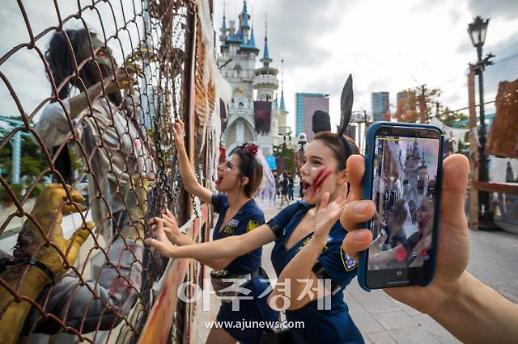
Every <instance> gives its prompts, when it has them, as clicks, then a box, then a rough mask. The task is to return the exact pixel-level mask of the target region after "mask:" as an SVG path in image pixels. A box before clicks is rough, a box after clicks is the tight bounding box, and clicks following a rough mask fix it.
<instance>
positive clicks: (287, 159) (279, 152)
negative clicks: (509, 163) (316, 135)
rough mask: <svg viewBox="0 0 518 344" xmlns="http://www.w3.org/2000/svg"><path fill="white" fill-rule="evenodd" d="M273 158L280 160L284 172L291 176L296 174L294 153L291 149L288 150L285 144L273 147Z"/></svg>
mask: <svg viewBox="0 0 518 344" xmlns="http://www.w3.org/2000/svg"><path fill="white" fill-rule="evenodd" d="M273 156H274V157H275V158H282V160H283V162H284V167H285V171H286V172H290V173H293V174H294V173H296V172H297V166H296V163H295V151H294V150H293V149H291V148H288V146H286V144H282V145H278V146H273Z"/></svg>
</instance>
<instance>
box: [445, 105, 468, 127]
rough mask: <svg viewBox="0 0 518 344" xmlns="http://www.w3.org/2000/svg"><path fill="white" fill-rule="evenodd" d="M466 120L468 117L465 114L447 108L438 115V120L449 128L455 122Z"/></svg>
mask: <svg viewBox="0 0 518 344" xmlns="http://www.w3.org/2000/svg"><path fill="white" fill-rule="evenodd" d="M467 119H468V116H466V115H465V114H463V113H461V112H455V111H450V109H448V107H446V108H445V109H444V112H443V113H442V114H440V115H439V120H440V121H441V122H443V123H444V124H445V125H447V126H449V127H451V126H453V125H454V124H455V123H456V122H459V121H465V120H467Z"/></svg>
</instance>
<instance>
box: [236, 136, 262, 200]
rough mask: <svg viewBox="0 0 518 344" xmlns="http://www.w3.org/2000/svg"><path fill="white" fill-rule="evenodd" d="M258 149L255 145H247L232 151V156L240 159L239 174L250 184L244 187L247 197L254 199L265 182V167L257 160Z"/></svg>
mask: <svg viewBox="0 0 518 344" xmlns="http://www.w3.org/2000/svg"><path fill="white" fill-rule="evenodd" d="M257 150H258V147H257V146H256V145H255V144H253V143H246V144H244V145H242V146H239V147H237V148H235V149H234V150H232V153H231V154H236V155H237V156H238V157H239V173H240V174H241V176H242V177H247V178H248V183H247V184H246V185H245V187H244V190H243V191H244V192H245V195H246V196H247V197H250V198H251V197H253V196H254V194H255V192H256V191H257V190H258V189H259V187H260V186H261V182H262V180H263V166H262V165H261V163H260V162H259V161H258V160H257V158H256V154H257Z"/></svg>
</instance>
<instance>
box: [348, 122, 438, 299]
mask: <svg viewBox="0 0 518 344" xmlns="http://www.w3.org/2000/svg"><path fill="white" fill-rule="evenodd" d="M366 140H367V142H366V146H365V147H366V151H365V177H364V180H363V193H364V195H363V196H364V199H371V200H372V201H373V202H374V203H375V205H376V214H375V216H374V217H373V218H372V219H371V220H370V221H369V222H368V223H366V224H364V225H365V226H366V227H367V228H369V229H370V230H371V232H372V238H373V241H372V243H371V245H370V246H369V248H368V249H367V250H365V251H363V252H361V253H360V262H359V271H358V281H359V284H360V286H361V287H362V288H363V289H365V290H371V289H380V288H391V287H400V286H401V287H402V286H410V285H421V286H425V285H427V284H429V283H430V282H431V281H432V278H433V275H434V270H435V260H436V255H437V243H438V235H439V233H438V221H439V201H440V194H441V177H442V157H443V153H442V152H443V133H442V131H441V130H440V129H439V128H437V127H435V126H431V125H419V124H407V123H394V122H376V123H374V124H372V125H371V126H370V127H369V128H368V130H367V135H366Z"/></svg>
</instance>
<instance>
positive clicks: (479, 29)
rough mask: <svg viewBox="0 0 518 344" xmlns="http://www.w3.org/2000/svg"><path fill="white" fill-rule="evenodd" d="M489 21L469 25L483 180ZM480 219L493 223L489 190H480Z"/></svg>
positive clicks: (478, 19)
mask: <svg viewBox="0 0 518 344" xmlns="http://www.w3.org/2000/svg"><path fill="white" fill-rule="evenodd" d="M488 23H489V19H486V20H484V19H482V18H481V17H480V16H477V17H476V18H475V19H474V20H473V23H471V24H469V25H468V33H469V37H470V38H471V42H472V43H473V46H474V47H475V48H476V49H477V57H478V60H477V64H476V65H475V68H476V71H477V75H478V89H479V114H480V128H479V132H478V134H479V141H480V147H479V170H478V180H479V181H481V182H487V181H489V172H488V157H487V155H486V120H485V113H484V78H483V72H484V69H485V67H486V66H488V65H491V64H493V62H491V61H490V59H491V58H492V57H494V55H493V54H488V55H487V57H486V58H484V59H482V46H483V45H484V42H485V40H486V33H487V25H488ZM478 195H479V196H478V197H479V204H480V208H479V219H480V223H481V224H482V225H484V224H485V225H486V226H488V225H491V223H492V221H493V218H492V217H493V214H492V212H491V211H490V206H489V193H488V192H487V191H479V194H478Z"/></svg>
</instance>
